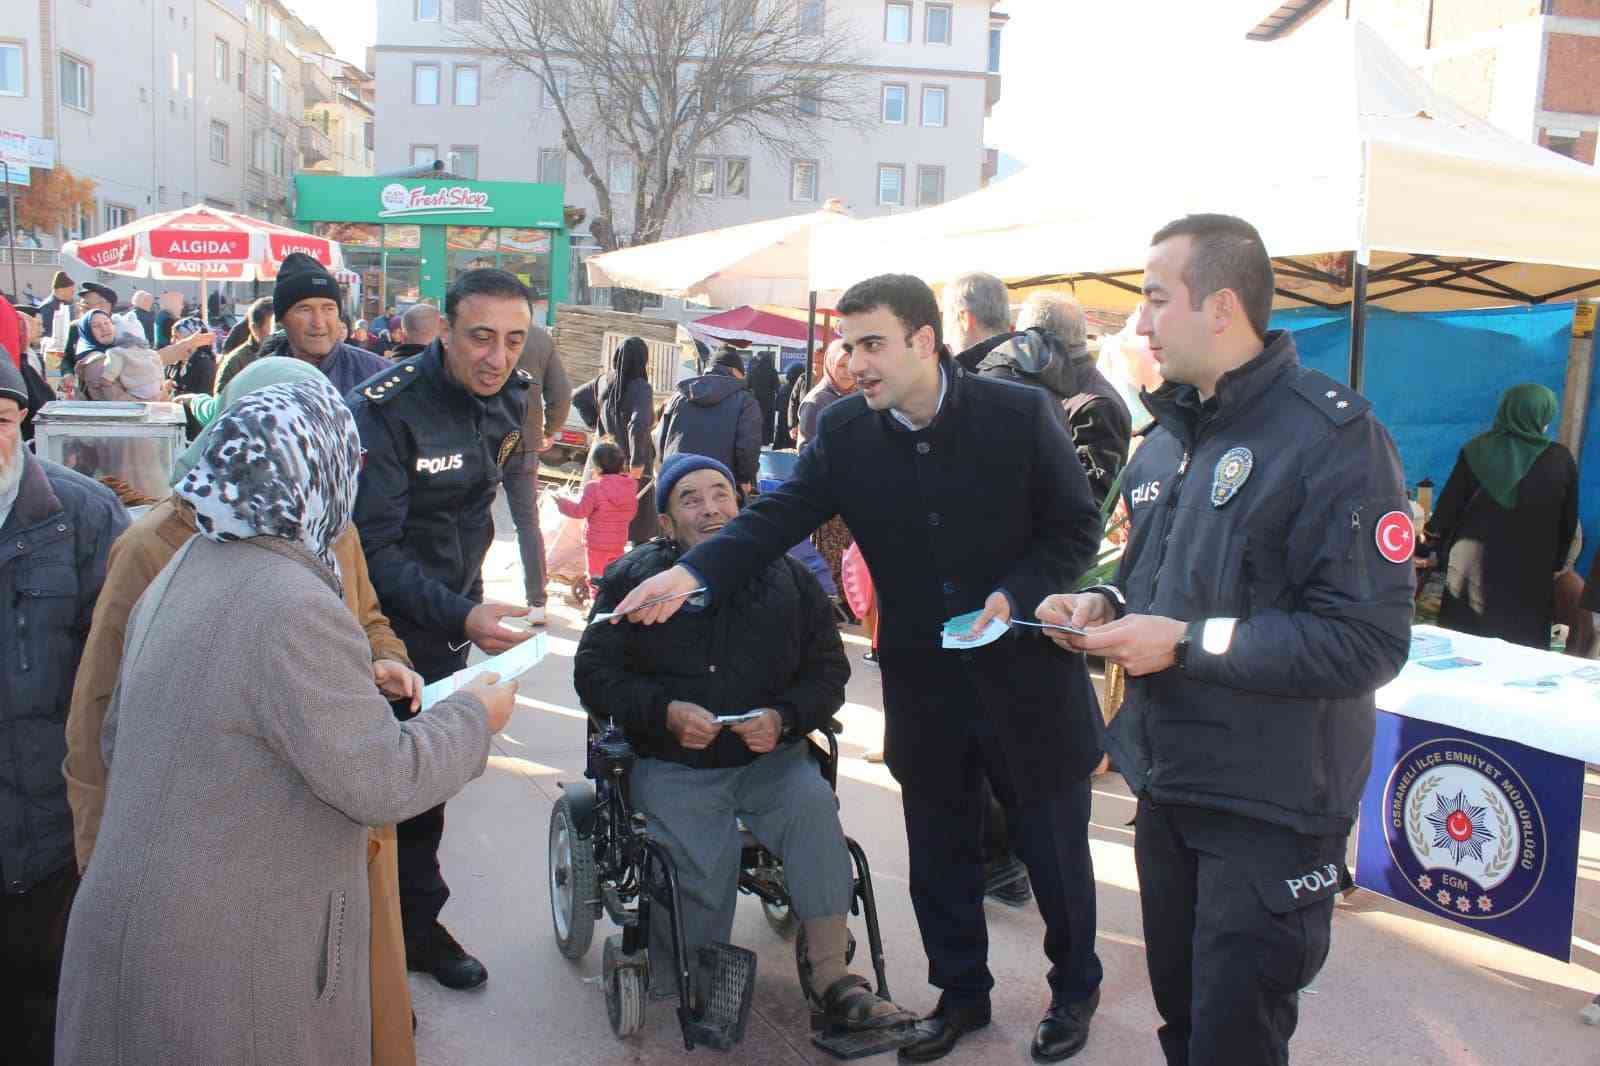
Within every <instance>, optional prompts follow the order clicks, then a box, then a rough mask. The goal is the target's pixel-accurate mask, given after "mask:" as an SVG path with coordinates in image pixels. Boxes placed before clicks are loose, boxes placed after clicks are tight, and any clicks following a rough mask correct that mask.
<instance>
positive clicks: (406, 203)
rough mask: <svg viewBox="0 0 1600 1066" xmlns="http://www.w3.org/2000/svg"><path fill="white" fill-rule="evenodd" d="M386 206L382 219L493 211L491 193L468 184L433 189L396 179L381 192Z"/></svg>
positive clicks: (380, 216)
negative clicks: (490, 203)
mask: <svg viewBox="0 0 1600 1066" xmlns="http://www.w3.org/2000/svg"><path fill="white" fill-rule="evenodd" d="M379 202H380V203H381V204H382V205H383V206H382V210H380V211H379V212H378V217H379V218H395V217H399V216H404V215H424V214H427V215H440V214H447V215H476V214H484V213H486V212H488V211H491V210H493V209H492V208H491V207H490V206H489V194H488V193H486V192H480V191H478V190H477V189H472V188H469V187H468V186H466V185H446V186H444V187H443V188H438V189H433V190H429V189H427V188H425V187H423V186H421V185H410V186H407V185H402V184H401V183H399V182H393V183H391V184H389V185H385V186H384V187H383V191H382V192H381V193H380V194H379Z"/></svg>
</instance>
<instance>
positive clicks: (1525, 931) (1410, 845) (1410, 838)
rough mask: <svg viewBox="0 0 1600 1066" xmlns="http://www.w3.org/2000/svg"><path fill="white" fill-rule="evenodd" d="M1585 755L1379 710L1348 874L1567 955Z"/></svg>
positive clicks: (1432, 909)
mask: <svg viewBox="0 0 1600 1066" xmlns="http://www.w3.org/2000/svg"><path fill="white" fill-rule="evenodd" d="M1582 809H1583V763H1582V762H1581V761H1580V760H1577V759H1570V758H1568V757H1566V756H1564V755H1552V754H1551V753H1550V752H1547V751H1539V750H1538V749H1536V748H1530V747H1526V746H1525V745H1522V744H1517V743H1515V742H1513V741H1509V740H1501V739H1498V738H1495V737H1485V736H1482V735H1480V734H1478V733H1472V732H1469V731H1467V730H1464V729H1456V728H1453V727H1450V726H1443V725H1437V724H1435V723H1433V722H1424V721H1418V720H1416V719H1412V718H1403V717H1401V716H1399V715H1394V714H1389V713H1388V712H1386V711H1379V712H1378V728H1377V735H1376V736H1375V737H1374V739H1373V746H1372V773H1371V775H1370V776H1369V777H1368V778H1367V787H1366V790H1365V791H1364V792H1363V793H1362V796H1361V829H1360V836H1359V838H1358V841H1357V850H1356V884H1358V885H1360V886H1361V887H1362V888H1369V889H1371V890H1372V891H1374V892H1377V893H1379V894H1381V895H1385V896H1388V897H1389V898H1390V899H1395V900H1399V901H1400V902H1402V903H1407V904H1410V905H1411V906H1413V907H1418V908H1420V909H1422V910H1425V911H1428V912H1429V913H1431V914H1434V915H1443V916H1444V917H1446V918H1449V919H1450V920H1451V921H1453V922H1458V923H1460V924H1462V925H1465V926H1468V927H1469V928H1472V929H1476V930H1477V931H1479V932H1481V933H1488V934H1489V935H1490V936H1494V937H1498V938H1500V939H1501V940H1508V941H1510V942H1511V943H1513V944H1520V945H1521V946H1523V947H1525V948H1529V949H1531V950H1533V951H1537V952H1539V953H1541V954H1544V955H1549V956H1552V957H1553V958H1557V959H1560V960H1561V961H1562V962H1567V961H1570V956H1571V953H1572V918H1573V907H1574V903H1575V897H1576V894H1577V882H1578V826H1579V822H1580V820H1581V818H1582V813H1583V810H1582Z"/></svg>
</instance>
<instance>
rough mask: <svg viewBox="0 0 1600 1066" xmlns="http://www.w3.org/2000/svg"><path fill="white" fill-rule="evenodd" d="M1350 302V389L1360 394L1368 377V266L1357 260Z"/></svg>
mask: <svg viewBox="0 0 1600 1066" xmlns="http://www.w3.org/2000/svg"><path fill="white" fill-rule="evenodd" d="M1353 274H1354V277H1353V278H1352V282H1353V295H1352V297H1351V300H1350V387H1351V388H1352V389H1354V390H1355V391H1357V392H1360V391H1361V390H1362V388H1363V387H1364V386H1365V384H1366V377H1367V352H1366V348H1367V265H1366V264H1365V263H1363V262H1360V261H1359V260H1357V262H1356V265H1355V270H1354V271H1353Z"/></svg>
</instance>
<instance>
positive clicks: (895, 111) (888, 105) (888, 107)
mask: <svg viewBox="0 0 1600 1066" xmlns="http://www.w3.org/2000/svg"><path fill="white" fill-rule="evenodd" d="M883 121H885V122H888V123H890V124H891V125H895V126H902V125H904V124H905V121H906V87H905V86H904V85H885V86H884V87H883Z"/></svg>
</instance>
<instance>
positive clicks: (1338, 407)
mask: <svg viewBox="0 0 1600 1066" xmlns="http://www.w3.org/2000/svg"><path fill="white" fill-rule="evenodd" d="M1289 387H1290V388H1291V389H1293V390H1294V391H1295V393H1296V394H1297V395H1298V396H1299V397H1300V398H1301V399H1302V400H1305V401H1306V402H1307V403H1309V404H1310V405H1311V406H1312V407H1315V408H1316V409H1317V410H1318V411H1320V412H1322V415H1323V417H1324V418H1326V419H1327V420H1328V421H1329V422H1332V423H1333V424H1334V425H1336V426H1342V425H1344V424H1345V423H1346V422H1352V421H1354V420H1355V419H1357V418H1360V417H1361V416H1362V415H1364V414H1366V413H1367V411H1368V410H1369V409H1370V408H1371V407H1372V404H1371V403H1370V402H1369V401H1368V400H1367V398H1366V397H1365V396H1362V395H1361V394H1360V393H1359V392H1357V391H1356V390H1354V389H1352V388H1351V387H1350V386H1348V385H1346V384H1344V383H1343V382H1338V381H1335V380H1333V379H1332V378H1330V377H1329V376H1328V375H1326V374H1324V373H1323V372H1322V371H1320V370H1312V369H1311V368H1310V367H1301V368H1300V369H1299V371H1297V372H1296V373H1295V375H1294V377H1293V378H1292V379H1291V380H1290V382H1289Z"/></svg>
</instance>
